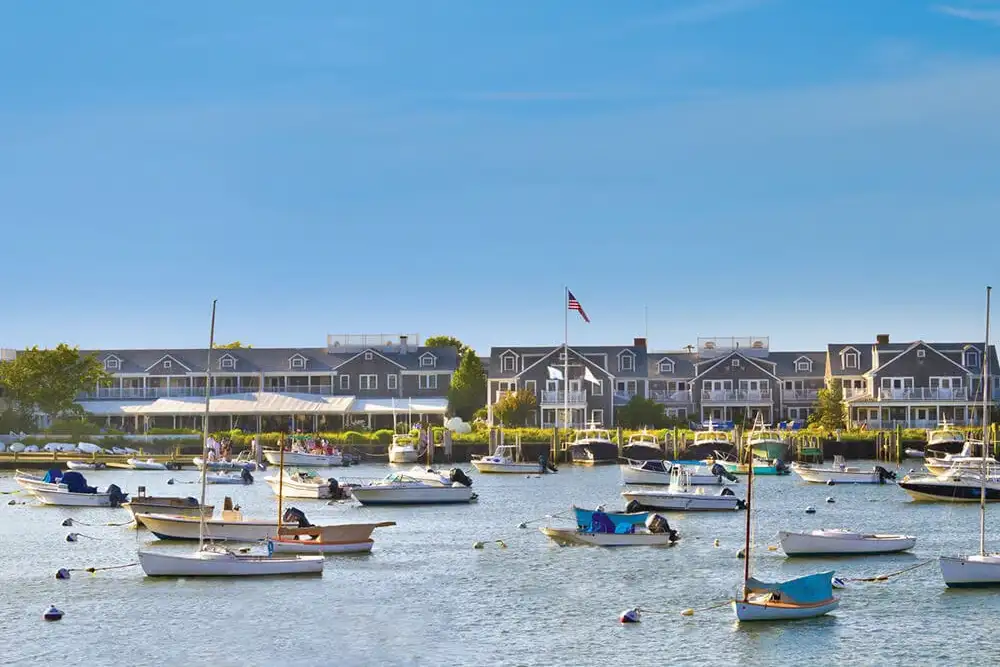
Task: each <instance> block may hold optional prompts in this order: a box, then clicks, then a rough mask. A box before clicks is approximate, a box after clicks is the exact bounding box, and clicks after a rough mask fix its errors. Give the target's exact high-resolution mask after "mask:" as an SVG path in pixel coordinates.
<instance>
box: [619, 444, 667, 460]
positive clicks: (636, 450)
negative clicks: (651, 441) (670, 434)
mask: <svg viewBox="0 0 1000 667" xmlns="http://www.w3.org/2000/svg"><path fill="white" fill-rule="evenodd" d="M622 458H625V459H631V460H632V461H660V460H662V459H664V458H665V454H664V452H663V450H662V449H660V448H659V447H654V446H653V445H647V444H631V445H625V446H624V447H622Z"/></svg>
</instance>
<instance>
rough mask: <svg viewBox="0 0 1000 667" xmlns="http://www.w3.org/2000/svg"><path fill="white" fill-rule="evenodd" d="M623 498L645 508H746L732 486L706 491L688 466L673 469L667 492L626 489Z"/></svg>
mask: <svg viewBox="0 0 1000 667" xmlns="http://www.w3.org/2000/svg"><path fill="white" fill-rule="evenodd" d="M622 497H623V498H625V500H627V501H629V502H631V501H635V502H637V503H639V505H640V506H641V507H643V508H653V509H660V510H674V511H679V512H703V511H722V510H729V511H732V510H736V509H743V507H744V504H743V500H742V499H741V498H737V497H736V494H734V493H733V491H732V489H730V488H729V487H726V488H723V489H722V490H721V491H720V492H719V493H713V494H709V493H705V489H704V487H698V488H695V487H694V486H693V485H692V483H691V471H690V470H688V469H686V468H685V467H684V466H674V467H673V468H672V469H671V471H670V487H669V488H668V489H667V490H666V491H642V490H628V491H623V492H622Z"/></svg>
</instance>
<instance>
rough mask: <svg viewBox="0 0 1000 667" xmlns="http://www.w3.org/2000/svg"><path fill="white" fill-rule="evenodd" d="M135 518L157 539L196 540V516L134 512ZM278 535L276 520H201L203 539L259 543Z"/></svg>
mask: <svg viewBox="0 0 1000 667" xmlns="http://www.w3.org/2000/svg"><path fill="white" fill-rule="evenodd" d="M136 519H137V520H139V521H142V523H143V524H144V525H145V526H146V528H149V530H150V532H151V533H153V535H155V536H156V537H158V538H159V539H161V540H197V539H198V524H199V523H200V521H199V519H198V517H197V516H194V517H189V516H187V517H185V516H170V515H166V514H137V515H136ZM277 534H278V522H277V521H224V520H222V519H209V520H207V521H206V522H205V539H206V540H214V541H230V542H260V541H262V540H266V539H267V538H269V537H274V536H276V535H277Z"/></svg>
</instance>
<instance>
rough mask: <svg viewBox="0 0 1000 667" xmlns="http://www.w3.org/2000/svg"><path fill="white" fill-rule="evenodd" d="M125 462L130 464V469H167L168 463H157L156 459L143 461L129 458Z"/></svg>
mask: <svg viewBox="0 0 1000 667" xmlns="http://www.w3.org/2000/svg"><path fill="white" fill-rule="evenodd" d="M125 463H127V464H128V468H129V469H130V470H166V469H167V465H166V464H165V463H157V462H156V461H143V460H141V459H129V460H128V461H126V462H125Z"/></svg>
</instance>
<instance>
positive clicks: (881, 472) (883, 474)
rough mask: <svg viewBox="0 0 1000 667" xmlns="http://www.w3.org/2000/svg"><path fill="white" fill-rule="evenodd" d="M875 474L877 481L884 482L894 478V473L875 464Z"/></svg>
mask: <svg viewBox="0 0 1000 667" xmlns="http://www.w3.org/2000/svg"><path fill="white" fill-rule="evenodd" d="M875 474H876V475H878V483H879V484H885V482H886V480H889V479H896V473H894V472H892V471H891V470H886V469H885V468H883V467H882V466H875Z"/></svg>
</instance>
